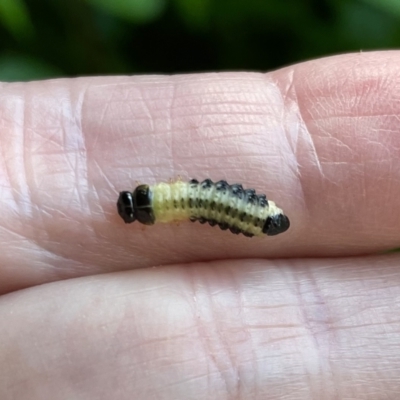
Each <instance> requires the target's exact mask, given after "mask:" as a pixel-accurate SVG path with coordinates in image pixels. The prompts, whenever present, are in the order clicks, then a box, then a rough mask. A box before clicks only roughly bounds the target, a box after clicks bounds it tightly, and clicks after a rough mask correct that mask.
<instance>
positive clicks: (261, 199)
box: [258, 194, 268, 208]
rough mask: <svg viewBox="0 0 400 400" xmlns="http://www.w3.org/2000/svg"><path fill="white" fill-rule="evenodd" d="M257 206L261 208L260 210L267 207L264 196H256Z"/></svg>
mask: <svg viewBox="0 0 400 400" xmlns="http://www.w3.org/2000/svg"><path fill="white" fill-rule="evenodd" d="M258 204H259V206H261V207H262V208H264V207H267V206H268V200H267V197H266V196H265V194H259V195H258Z"/></svg>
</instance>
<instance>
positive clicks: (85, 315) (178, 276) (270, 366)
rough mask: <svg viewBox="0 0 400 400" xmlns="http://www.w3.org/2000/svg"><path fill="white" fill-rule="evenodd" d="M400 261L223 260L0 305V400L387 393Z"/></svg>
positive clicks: (78, 282) (101, 280)
mask: <svg viewBox="0 0 400 400" xmlns="http://www.w3.org/2000/svg"><path fill="white" fill-rule="evenodd" d="M398 265H399V257H398V256H396V257H380V258H367V257H359V258H349V259H334V260H328V259H313V260H306V259H304V260H287V261H266V260H247V261H225V262H216V263H207V264H204V263H203V264H196V265H192V266H187V267H185V266H183V267H178V266H176V267H174V266H171V267H169V268H149V269H141V270H135V271H130V272H125V273H112V274H105V275H99V276H97V277H86V278H79V279H74V280H66V281H63V282H56V283H51V284H47V285H42V286H37V287H35V288H30V289H26V290H22V291H19V292H14V293H12V294H9V295H5V296H2V297H1V298H0V320H2V321H7V323H3V324H0V343H1V344H2V345H1V346H0V398H2V399H9V398H10V399H11V398H16V399H19V400H24V399H29V400H35V399H40V400H41V399H50V398H51V399H54V400H57V399H66V398H68V399H78V398H79V399H93V398H96V399H111V398H112V399H118V400H123V399H132V398H135V399H153V398H157V399H160V400H162V399H165V400H166V399H174V400H176V399H185V400H186V399H191V398H193V399H195V398H196V399H233V398H235V399H236V398H238V399H260V400H261V399H266V398H268V399H271V400H273V399H282V398H285V399H288V400H290V399H296V400H301V399H310V398H313V399H332V398H339V399H344V398H348V397H349V393H351V397H352V398H354V399H378V398H380V399H381V398H387V399H395V398H397V397H396V393H399V391H400V386H399V385H400V381H399V379H398V378H399V377H398V371H399V368H400V351H399V350H400V335H399V334H398V332H399V330H400V323H399V318H398V315H399V313H400V303H399V301H398V299H399V298H400V270H399V268H398Z"/></svg>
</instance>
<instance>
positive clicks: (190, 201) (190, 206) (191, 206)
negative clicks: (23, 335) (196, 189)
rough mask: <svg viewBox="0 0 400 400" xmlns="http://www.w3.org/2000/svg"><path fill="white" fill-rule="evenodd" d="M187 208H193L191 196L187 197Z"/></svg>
mask: <svg viewBox="0 0 400 400" xmlns="http://www.w3.org/2000/svg"><path fill="white" fill-rule="evenodd" d="M189 208H193V198H192V197H189Z"/></svg>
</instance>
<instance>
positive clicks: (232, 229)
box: [229, 226, 242, 235]
mask: <svg viewBox="0 0 400 400" xmlns="http://www.w3.org/2000/svg"><path fill="white" fill-rule="evenodd" d="M229 230H230V231H231V232H232V233H234V234H235V235H239V233H242V231H241V230H240V229H239V228H238V227H236V226H231V227H229Z"/></svg>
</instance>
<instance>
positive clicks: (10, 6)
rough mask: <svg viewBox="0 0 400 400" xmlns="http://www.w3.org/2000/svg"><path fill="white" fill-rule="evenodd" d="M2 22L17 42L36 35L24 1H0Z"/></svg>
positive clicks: (0, 19) (0, 18)
mask: <svg viewBox="0 0 400 400" xmlns="http://www.w3.org/2000/svg"><path fill="white" fill-rule="evenodd" d="M0 21H1V23H2V24H3V25H4V26H5V28H6V29H7V30H8V31H9V32H10V33H11V34H12V35H13V36H14V37H15V38H16V39H17V40H25V39H27V38H29V37H31V36H32V35H33V33H34V28H33V24H32V22H31V20H30V17H29V13H28V10H27V8H26V6H25V3H24V2H23V0H0Z"/></svg>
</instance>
